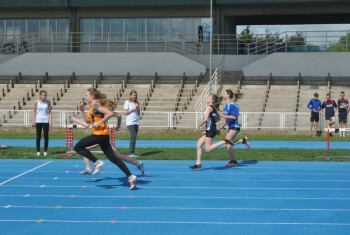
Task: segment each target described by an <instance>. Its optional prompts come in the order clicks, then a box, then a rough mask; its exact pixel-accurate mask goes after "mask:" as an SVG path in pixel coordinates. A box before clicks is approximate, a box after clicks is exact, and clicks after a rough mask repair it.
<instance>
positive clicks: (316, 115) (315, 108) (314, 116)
mask: <svg viewBox="0 0 350 235" xmlns="http://www.w3.org/2000/svg"><path fill="white" fill-rule="evenodd" d="M307 107H308V108H309V109H310V110H311V117H310V131H309V136H310V137H311V136H312V127H313V126H315V127H314V132H315V136H317V127H318V122H319V121H320V111H321V109H322V108H321V101H320V100H319V99H318V94H317V93H315V94H314V98H313V99H311V100H310V102H309V103H308V104H307Z"/></svg>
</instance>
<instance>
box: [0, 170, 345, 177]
mask: <svg viewBox="0 0 350 235" xmlns="http://www.w3.org/2000/svg"><path fill="white" fill-rule="evenodd" d="M0 172H1V173H10V172H21V171H0ZM77 172H79V171H36V173H74V174H75V173H77ZM147 172H149V173H147ZM147 172H146V173H147V174H181V175H186V174H198V175H200V174H201V171H200V170H199V171H196V170H191V171H181V172H180V171H177V172H175V171H174V172H172V171H161V172H160V171H152V170H150V171H147ZM103 173H104V174H124V173H123V172H120V171H104V172H103ZM202 173H203V172H202ZM210 174H211V175H327V176H328V175H330V176H350V174H346V173H343V174H341V173H319V172H318V173H307V172H305V173H288V172H283V173H282V172H276V173H273V172H245V173H243V172H236V171H234V170H233V171H230V172H226V173H216V172H210Z"/></svg>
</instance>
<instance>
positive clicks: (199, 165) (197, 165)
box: [190, 164, 202, 169]
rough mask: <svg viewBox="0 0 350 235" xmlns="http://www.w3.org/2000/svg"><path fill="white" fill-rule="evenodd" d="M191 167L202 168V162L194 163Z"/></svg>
mask: <svg viewBox="0 0 350 235" xmlns="http://www.w3.org/2000/svg"><path fill="white" fill-rule="evenodd" d="M190 168H191V169H197V168H202V164H194V165H193V166H190Z"/></svg>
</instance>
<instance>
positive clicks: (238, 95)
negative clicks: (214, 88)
mask: <svg viewBox="0 0 350 235" xmlns="http://www.w3.org/2000/svg"><path fill="white" fill-rule="evenodd" d="M225 92H226V93H227V94H228V95H229V96H230V99H231V100H232V99H233V98H235V99H234V101H237V100H239V99H241V98H242V96H243V94H242V93H233V91H232V90H231V89H227V90H225Z"/></svg>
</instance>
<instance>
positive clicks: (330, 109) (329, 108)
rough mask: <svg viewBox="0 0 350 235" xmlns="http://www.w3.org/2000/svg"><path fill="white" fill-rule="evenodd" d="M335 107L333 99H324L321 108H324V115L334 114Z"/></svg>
mask: <svg viewBox="0 0 350 235" xmlns="http://www.w3.org/2000/svg"><path fill="white" fill-rule="evenodd" d="M336 107H337V104H336V103H335V101H334V100H329V101H328V100H326V101H325V102H323V104H322V108H325V109H326V116H330V115H334V109H335V108H336Z"/></svg>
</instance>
